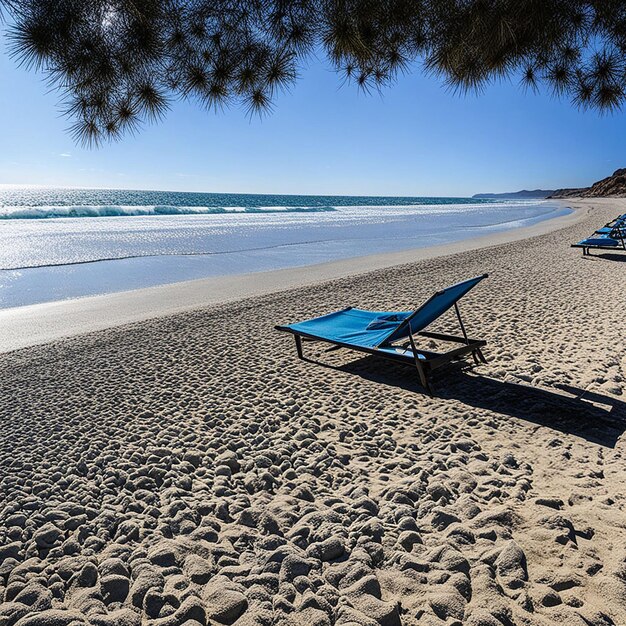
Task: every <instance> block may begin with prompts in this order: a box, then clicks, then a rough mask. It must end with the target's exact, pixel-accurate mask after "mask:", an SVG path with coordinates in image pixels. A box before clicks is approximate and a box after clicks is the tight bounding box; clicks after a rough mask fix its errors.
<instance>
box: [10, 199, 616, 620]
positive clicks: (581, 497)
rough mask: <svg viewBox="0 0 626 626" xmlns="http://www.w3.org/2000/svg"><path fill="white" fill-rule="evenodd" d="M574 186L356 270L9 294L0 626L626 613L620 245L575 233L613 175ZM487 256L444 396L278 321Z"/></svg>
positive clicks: (598, 218) (599, 211)
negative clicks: (526, 219) (301, 356)
mask: <svg viewBox="0 0 626 626" xmlns="http://www.w3.org/2000/svg"><path fill="white" fill-rule="evenodd" d="M569 204H571V205H572V206H573V207H575V208H577V209H578V210H577V212H576V213H575V214H573V215H572V216H568V217H566V218H562V219H561V221H559V223H558V224H557V225H556V226H555V225H548V226H546V224H542V225H538V226H537V227H534V228H537V229H540V228H542V229H544V230H535V231H531V232H525V233H523V235H524V236H525V238H522V239H519V238H518V239H516V238H515V237H514V236H513V235H512V234H510V233H508V234H507V235H506V236H508V237H511V239H509V240H507V239H506V238H504V237H505V236H502V238H501V239H492V240H490V241H488V242H482V244H480V245H478V244H476V245H474V244H470V245H469V246H468V247H469V249H466V250H465V251H459V250H458V249H456V250H455V249H449V250H445V251H444V253H445V254H443V255H440V256H435V257H432V258H428V255H427V253H424V258H416V257H415V256H413V257H411V256H410V253H403V255H404V256H402V258H400V256H396V257H393V258H392V257H387V258H386V260H383V259H378V260H371V261H370V262H371V263H372V265H369V266H368V265H365V266H363V265H362V264H361V265H360V269H361V272H363V270H371V271H367V273H358V274H357V273H355V271H356V270H357V265H356V264H355V263H353V264H352V266H349V265H345V263H348V262H344V265H341V264H337V265H334V266H328V267H326V268H325V269H324V270H323V271H325V272H326V274H323V273H321V274H320V273H319V272H317V273H316V270H315V269H310V268H309V269H308V270H305V271H304V272H303V271H300V272H299V274H298V272H297V271H295V270H290V271H289V272H285V273H283V274H282V275H281V274H276V273H273V276H271V277H270V276H269V275H268V276H266V277H264V278H263V277H259V276H257V277H256V278H254V277H253V278H252V279H251V278H248V279H246V280H247V281H248V283H246V282H245V281H244V280H243V279H241V280H242V281H243V282H241V283H240V284H235V285H234V286H233V287H232V289H231V290H229V292H228V293H227V294H226V297H224V287H225V286H224V285H221V286H220V287H219V288H218V287H216V283H215V282H213V283H210V282H203V283H202V284H200V283H199V282H197V283H194V284H193V285H192V284H184V285H180V286H172V287H167V288H159V289H165V290H167V289H169V291H167V293H168V294H169V299H168V300H167V301H165V300H163V298H161V297H160V295H162V294H164V293H165V291H161V292H159V291H158V289H157V290H156V291H154V292H152V293H153V296H152V297H151V298H152V299H148V300H147V302H148V304H145V303H144V304H141V302H140V301H141V294H134V295H132V294H126V295H124V294H118V295H114V296H107V298H108V300H98V299H95V298H89V299H85V300H84V301H79V300H77V301H75V302H69V303H60V304H58V305H45V306H44V307H40V308H37V307H33V308H32V309H30V311H24V310H23V311H18V310H16V311H13V312H11V311H6V312H3V313H0V323H1V324H2V325H3V330H2V331H1V332H2V333H3V335H2V339H1V341H0V344H1V347H2V349H3V350H13V351H10V352H6V353H4V354H1V355H0V372H1V376H0V397H1V398H2V402H1V403H0V412H1V417H0V433H1V434H0V626H70V625H71V626H78V625H82V624H85V625H86V624H91V625H93V626H105V625H110V626H114V625H116V626H117V625H119V626H135V625H136V626H139V625H140V624H141V625H144V624H146V625H149V626H179V625H181V626H182V625H186V626H198V624H200V625H207V624H236V625H237V626H253V625H258V626H270V625H272V624H279V625H285V626H287V625H290V626H330V625H335V624H336V625H341V626H348V625H350V626H376V625H380V626H398V625H400V624H402V625H419V626H443V625H445V626H453V625H456V626H460V625H463V626H535V625H536V626H550V625H563V626H611V625H615V626H621V625H623V624H626V516H625V512H624V507H625V504H626V496H625V494H626V467H625V465H624V455H623V451H624V450H625V449H626V447H625V436H624V430H625V429H626V401H625V399H624V391H625V387H626V384H625V377H626V356H625V355H624V348H623V336H624V331H625V330H626V322H625V320H624V310H625V309H624V302H626V281H624V267H625V266H624V261H626V253H622V255H621V256H620V254H619V253H605V254H599V253H596V254H595V256H592V257H590V258H583V257H582V253H581V251H580V250H576V249H572V248H570V247H569V246H570V243H572V242H575V241H578V240H579V239H581V238H583V237H584V236H586V235H589V234H590V233H591V232H593V230H594V229H595V228H597V227H598V226H601V225H602V224H604V223H605V222H607V221H609V220H610V219H611V218H613V217H615V216H616V215H617V214H619V213H624V212H626V200H616V199H611V200H585V201H574V200H572V201H571V202H570V203H569ZM518 237H519V233H518ZM487 244H489V245H487ZM409 260H411V262H408V261H409ZM333 268H334V269H333ZM320 271H321V270H320ZM290 272H291V273H290ZM485 272H487V273H489V275H490V276H489V278H488V279H487V280H485V281H483V282H482V283H481V284H480V285H479V286H478V287H477V288H476V289H475V290H474V291H472V292H471V293H470V294H469V295H468V296H467V297H466V298H465V299H464V300H463V301H462V302H461V309H462V311H463V314H464V317H465V321H466V325H467V328H468V332H469V333H470V335H472V336H476V337H478V338H481V339H485V340H487V342H488V345H487V348H486V349H485V356H486V357H487V359H488V364H487V365H481V366H471V367H469V366H464V367H460V366H459V367H452V368H450V369H449V370H447V371H445V372H442V373H441V374H440V375H438V376H437V378H436V379H435V384H434V386H435V391H436V395H435V397H430V396H428V395H427V394H426V393H424V390H423V389H422V388H421V387H420V386H419V382H418V378H417V376H416V373H415V371H414V370H413V369H411V368H408V367H400V366H396V365H393V364H389V363H387V362H381V361H380V360H378V359H376V358H374V357H363V356H359V355H358V354H357V353H351V352H347V351H343V350H341V351H334V352H325V351H324V350H325V348H324V347H322V346H321V345H320V344H312V345H307V346H306V353H307V356H308V357H309V358H310V360H308V361H302V360H298V359H297V358H296V354H295V349H294V346H293V340H292V338H291V337H289V336H286V335H284V334H281V333H278V332H276V331H275V330H274V325H275V324H279V323H288V322H293V321H298V320H301V319H305V318H307V317H312V316H315V315H320V314H323V313H326V312H330V311H332V310H336V309H339V308H343V307H345V306H348V305H352V306H356V307H361V308H369V309H377V310H409V309H413V308H415V306H416V305H418V304H419V303H421V302H423V301H424V300H425V299H426V298H428V297H429V296H430V295H431V294H432V293H433V292H434V291H435V290H437V289H439V288H441V287H444V286H447V285H449V284H452V283H454V282H457V281H459V280H462V279H465V278H469V277H472V276H476V275H479V274H483V273H485ZM307 273H308V278H305V279H303V275H304V274H307ZM320 280H323V281H325V282H322V283H320V282H319V281H320ZM299 282H300V283H301V284H303V286H299V287H297V285H298V283H299ZM211 284H212V285H213V286H212V287H211ZM211 289H213V291H211ZM177 290H178V291H177ZM220 290H221V291H220ZM145 293H147V290H146V292H145ZM211 293H212V294H213V296H212V297H211V295H210V294H211ZM220 293H221V294H222V295H221V297H220V296H219V294H220ZM185 294H186V295H185ZM216 294H217V295H216ZM246 295H248V296H254V297H249V298H244V299H241V298H243V297H244V296H246ZM116 298H117V299H116ZM220 298H221V299H222V300H233V301H231V302H222V303H219V302H218V301H219V300H220ZM155 302H162V303H163V304H162V305H161V308H160V309H159V308H158V307H157V308H155V307H156V305H155V304H154V303H155ZM202 304H205V305H210V306H204V307H201V305H202ZM45 307H48V308H47V309H46V308H45ZM199 307H201V308H199ZM20 314H21V315H22V317H21V318H20V317H19V316H20ZM72 315H75V317H74V318H72V317H71V316H72ZM133 315H134V317H133ZM145 318H151V319H145ZM68 319H72V320H73V322H75V323H74V324H73V332H76V333H82V334H78V335H76V336H74V337H69V336H68V334H69V332H68V330H67V328H68ZM46 320H48V321H49V323H48V326H46V328H45V330H44V331H40V330H38V329H39V328H41V324H42V323H45V321H46ZM142 320H143V321H142ZM129 322H130V323H129ZM124 324H125V325H124ZM44 325H45V324H44ZM106 326H113V327H111V328H106ZM438 328H440V329H442V330H455V331H456V326H455V319H454V318H453V316H452V315H449V314H447V315H446V317H445V319H443V320H441V322H440V323H439V324H438ZM55 338H56V339H58V340H57V341H52V342H50V341H51V340H52V339H55ZM46 341H48V342H49V343H43V342H46ZM31 344H40V345H31ZM26 346H30V347H26ZM17 348H21V349H17Z"/></svg>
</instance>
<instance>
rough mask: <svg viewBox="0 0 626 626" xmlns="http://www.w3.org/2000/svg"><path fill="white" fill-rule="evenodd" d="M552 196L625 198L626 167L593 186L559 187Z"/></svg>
mask: <svg viewBox="0 0 626 626" xmlns="http://www.w3.org/2000/svg"><path fill="white" fill-rule="evenodd" d="M550 197H551V198H571V197H578V198H609V197H614V198H624V197H626V168H622V169H619V170H615V171H614V172H613V174H612V175H611V176H608V177H607V178H603V179H602V180H599V181H598V182H596V183H593V185H591V187H583V188H581V189H558V190H557V191H555V192H554V193H553V194H552V195H551V196H550Z"/></svg>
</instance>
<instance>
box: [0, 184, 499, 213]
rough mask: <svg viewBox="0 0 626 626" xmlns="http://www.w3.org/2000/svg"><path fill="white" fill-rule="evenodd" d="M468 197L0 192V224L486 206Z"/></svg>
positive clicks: (110, 191)
mask: <svg viewBox="0 0 626 626" xmlns="http://www.w3.org/2000/svg"><path fill="white" fill-rule="evenodd" d="M490 203H493V201H491V200H474V199H472V198H418V197H415V198H411V197H376V196H295V195H267V194H236V193H195V192H179V191H139V190H123V189H48V188H14V189H1V188H0V219H50V218H60V217H130V216H139V215H141V216H145V215H218V214H225V213H300V212H305V213H316V212H325V211H336V210H337V208H341V207H351V206H355V205H358V206H364V207H376V206H378V207H385V206H394V205H402V206H418V205H419V206H430V205H452V204H460V205H467V204H490Z"/></svg>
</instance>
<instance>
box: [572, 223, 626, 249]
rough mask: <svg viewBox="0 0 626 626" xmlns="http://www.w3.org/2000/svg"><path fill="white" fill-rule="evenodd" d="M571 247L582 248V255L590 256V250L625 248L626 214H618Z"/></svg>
mask: <svg viewBox="0 0 626 626" xmlns="http://www.w3.org/2000/svg"><path fill="white" fill-rule="evenodd" d="M572 248H582V249H583V256H590V255H591V253H590V250H626V215H620V216H619V217H617V218H615V219H614V220H613V221H611V222H609V223H608V224H606V225H605V226H603V227H602V228H599V229H598V230H596V231H595V233H594V234H593V235H591V237H587V238H586V239H583V240H582V241H579V242H578V243H575V244H572Z"/></svg>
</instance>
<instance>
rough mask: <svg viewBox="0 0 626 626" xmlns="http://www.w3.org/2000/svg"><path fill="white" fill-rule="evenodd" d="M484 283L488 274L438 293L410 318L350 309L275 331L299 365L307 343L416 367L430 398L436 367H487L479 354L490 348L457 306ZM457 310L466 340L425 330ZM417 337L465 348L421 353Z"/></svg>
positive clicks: (391, 312)
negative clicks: (471, 334)
mask: <svg viewBox="0 0 626 626" xmlns="http://www.w3.org/2000/svg"><path fill="white" fill-rule="evenodd" d="M483 278H487V274H484V275H482V276H477V277H476V278H471V279H470V280H465V281H463V282H461V283H458V284H456V285H452V286H451V287H448V288H447V289H443V290H442V291H438V292H437V293H435V294H434V295H433V296H432V297H431V298H429V299H428V300H427V301H426V302H425V303H424V304H423V305H422V306H421V307H419V308H418V309H416V310H415V311H412V312H411V311H409V312H393V311H386V312H377V311H365V310H362V309H355V308H352V307H348V308H347V309H342V310H341V311H335V312H334V313H329V314H328V315H323V316H322V317H315V318H313V319H310V320H306V321H304V322H298V323H296V324H289V325H287V326H276V330H281V331H285V332H288V333H291V334H292V335H293V336H294V338H295V341H296V349H297V351H298V356H299V357H300V358H301V359H303V358H304V356H303V352H302V340H303V339H304V340H309V341H324V342H327V343H331V344H334V345H333V347H332V348H329V350H336V349H339V348H348V349H350V350H357V351H359V352H366V353H368V354H375V355H377V356H381V357H384V358H386V359H390V360H393V361H397V362H401V363H406V364H410V365H413V366H415V367H416V368H417V371H418V374H419V377H420V381H421V383H422V385H423V386H424V387H425V388H426V389H427V390H428V391H429V392H431V386H430V382H429V378H430V374H431V372H432V371H433V370H435V369H437V368H438V367H441V366H442V365H446V364H447V363H449V362H450V361H454V360H459V359H462V358H464V357H466V356H468V355H470V354H471V355H472V356H473V358H474V361H475V362H476V363H480V362H483V363H486V360H485V357H484V356H483V353H482V352H481V348H482V347H483V346H485V345H486V343H487V342H486V341H482V340H478V339H469V338H468V336H467V333H466V331H465V326H464V324H463V320H462V319H461V313H460V311H459V306H458V301H459V300H460V299H461V298H462V297H463V296H464V295H465V294H466V293H467V292H468V291H469V290H470V289H472V288H473V287H475V286H476V285H477V284H478V283H479V282H480V281H481V280H483ZM453 307H454V310H455V312H456V315H457V318H458V321H459V325H460V327H461V332H462V335H463V336H462V337H458V336H455V335H444V334H441V333H433V332H428V331H426V330H425V328H426V327H427V326H429V325H430V324H431V323H432V322H434V321H435V320H436V319H437V318H439V317H440V316H441V315H443V313H445V312H446V311H447V310H448V309H451V308H453ZM418 335H419V336H422V337H426V338H429V339H438V340H441V341H450V342H455V343H462V344H463V345H462V346H461V347H458V348H455V349H453V350H450V351H448V352H444V353H439V352H429V351H427V350H421V349H418V348H417V346H416V344H415V337H416V336H418Z"/></svg>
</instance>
